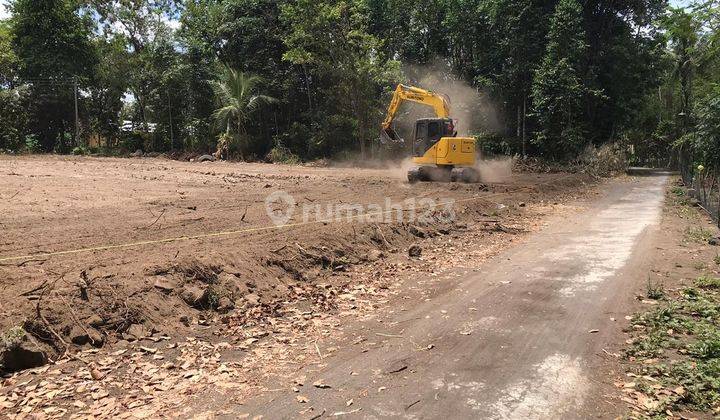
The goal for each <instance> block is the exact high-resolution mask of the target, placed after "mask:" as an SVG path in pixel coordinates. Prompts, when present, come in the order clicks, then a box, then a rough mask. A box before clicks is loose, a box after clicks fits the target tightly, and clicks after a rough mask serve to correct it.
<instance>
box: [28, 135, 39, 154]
mask: <svg viewBox="0 0 720 420" xmlns="http://www.w3.org/2000/svg"><path fill="white" fill-rule="evenodd" d="M25 150H26V151H28V152H30V153H37V152H39V151H40V140H38V138H37V136H36V135H35V134H28V135H27V136H25Z"/></svg>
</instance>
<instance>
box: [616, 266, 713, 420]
mask: <svg viewBox="0 0 720 420" xmlns="http://www.w3.org/2000/svg"><path fill="white" fill-rule="evenodd" d="M650 286H651V285H650V283H648V287H649V289H650ZM653 290H654V289H653ZM661 305H662V306H660V307H657V308H655V309H653V310H650V311H647V312H643V313H640V314H637V315H635V317H633V319H632V325H633V329H634V330H635V331H636V333H635V334H634V337H633V340H632V344H630V345H629V347H628V348H626V350H625V355H626V357H627V358H628V359H629V360H630V361H631V362H633V363H634V365H633V366H634V368H633V370H634V372H633V373H634V374H635V375H637V376H636V382H637V383H636V385H635V386H634V387H633V388H632V389H630V390H628V391H627V392H628V394H629V395H630V397H633V398H636V399H637V401H639V402H642V404H638V405H639V406H641V407H642V408H643V410H644V411H645V412H646V414H647V415H650V416H657V417H658V418H664V417H665V415H666V410H670V411H682V410H697V411H702V412H706V413H718V412H720V279H717V278H714V277H708V276H702V277H699V278H697V279H696V280H695V281H694V287H688V288H685V289H683V290H681V291H680V292H678V293H676V294H673V296H669V295H668V294H667V293H664V300H663V301H662V304H661Z"/></svg>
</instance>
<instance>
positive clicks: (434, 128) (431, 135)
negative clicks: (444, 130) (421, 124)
mask: <svg viewBox="0 0 720 420" xmlns="http://www.w3.org/2000/svg"><path fill="white" fill-rule="evenodd" d="M440 137H441V135H440V124H439V123H438V122H435V121H433V122H430V123H428V139H429V140H431V141H434V140H437V139H439V138H440Z"/></svg>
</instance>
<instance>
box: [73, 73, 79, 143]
mask: <svg viewBox="0 0 720 420" xmlns="http://www.w3.org/2000/svg"><path fill="white" fill-rule="evenodd" d="M73 82H74V87H75V145H76V146H79V145H80V117H79V115H78V82H77V77H75V78H73Z"/></svg>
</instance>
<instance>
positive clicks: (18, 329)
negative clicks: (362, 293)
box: [0, 161, 589, 371]
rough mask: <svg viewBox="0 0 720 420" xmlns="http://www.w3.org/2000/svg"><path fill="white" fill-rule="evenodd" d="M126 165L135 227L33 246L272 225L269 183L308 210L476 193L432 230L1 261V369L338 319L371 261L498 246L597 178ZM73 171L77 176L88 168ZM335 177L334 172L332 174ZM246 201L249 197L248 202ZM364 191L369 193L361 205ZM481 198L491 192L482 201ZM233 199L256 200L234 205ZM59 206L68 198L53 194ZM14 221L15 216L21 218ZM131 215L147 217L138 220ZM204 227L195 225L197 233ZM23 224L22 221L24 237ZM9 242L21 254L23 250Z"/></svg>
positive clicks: (112, 222) (282, 236)
mask: <svg viewBox="0 0 720 420" xmlns="http://www.w3.org/2000/svg"><path fill="white" fill-rule="evenodd" d="M91 162H92V161H91ZM118 162H119V163H117V166H116V167H114V168H112V170H111V172H112V174H110V175H109V176H108V178H107V179H108V181H107V182H109V183H113V184H118V183H122V182H128V184H129V185H132V186H133V187H129V188H128V190H135V189H138V187H137V185H141V186H142V187H141V189H140V191H139V192H138V193H137V197H138V198H132V197H131V198H129V199H128V200H126V201H125V202H124V205H126V206H128V209H126V210H125V213H122V214H123V215H127V216H126V217H128V218H130V220H131V221H130V222H126V223H129V224H131V225H132V226H135V227H132V226H131V227H130V228H127V227H122V226H121V227H116V226H117V218H118V217H122V216H119V215H115V214H113V213H110V212H108V211H106V210H104V208H101V210H102V211H97V212H95V213H93V212H92V211H87V212H85V213H84V217H86V218H87V220H81V221H80V222H78V223H77V227H76V226H75V225H73V224H72V223H70V222H66V221H65V220H64V219H63V220H61V221H59V222H55V224H56V225H63V224H67V225H68V226H67V227H65V226H63V229H67V233H65V232H64V231H62V230H61V231H59V233H58V231H57V230H56V227H54V226H53V225H52V223H47V224H42V225H37V226H36V229H39V230H43V229H46V231H45V234H43V233H42V232H35V233H34V234H33V235H32V238H33V240H38V241H42V240H45V239H46V238H47V239H48V240H51V241H53V242H49V244H48V245H45V244H40V245H36V247H38V248H41V247H42V248H45V249H47V248H51V249H52V248H55V249H58V248H59V249H63V247H62V246H58V245H57V244H58V243H60V244H61V245H62V244H63V243H64V242H63V241H68V242H69V240H72V238H71V239H66V238H64V237H63V236H62V235H66V236H67V235H73V233H72V232H74V231H73V230H72V229H78V230H79V231H80V232H81V233H80V234H78V235H77V236H82V235H85V234H86V233H85V231H84V229H87V226H93V224H97V225H98V227H97V228H94V229H96V230H94V231H92V232H91V233H90V234H91V235H92V236H88V237H89V238H90V240H92V241H94V242H95V243H97V242H99V241H101V240H102V241H104V243H113V242H114V243H118V242H121V241H124V242H132V241H138V240H143V239H146V235H149V234H152V235H154V237H160V238H162V237H167V236H169V235H172V234H175V235H178V236H181V235H185V234H187V233H188V231H190V232H193V231H192V230H190V229H197V230H195V231H194V232H197V233H203V232H207V231H218V230H223V229H224V228H225V229H227V228H228V226H229V227H235V226H237V224H238V223H240V226H241V227H250V226H258V223H261V222H260V220H261V216H262V217H265V215H264V212H265V210H264V206H263V204H262V200H263V197H264V195H265V194H267V193H268V191H269V190H271V189H270V188H268V186H270V185H271V186H272V187H273V189H275V188H277V189H280V188H282V189H285V190H288V191H291V192H293V189H295V190H296V192H294V193H295V194H296V196H297V197H298V198H299V200H302V199H303V197H304V199H305V200H306V201H311V202H337V201H338V199H340V202H343V201H342V200H347V197H349V196H353V195H354V196H355V198H356V199H358V198H364V199H365V200H366V201H367V200H376V201H377V202H382V201H381V200H380V198H381V197H383V196H392V197H393V199H394V200H396V201H398V202H401V201H402V200H403V199H404V198H407V197H415V196H431V197H436V196H440V197H446V198H452V199H464V198H467V197H473V196H477V197H478V198H479V199H478V200H473V201H466V202H462V203H458V205H457V206H456V208H455V209H456V212H457V213H456V218H455V219H454V220H451V221H448V220H447V218H445V217H442V216H443V214H440V213H437V214H433V215H432V216H433V217H434V219H432V220H429V221H426V222H377V223H374V222H372V223H368V222H357V221H354V220H353V221H341V222H337V223H325V224H323V223H315V224H312V225H307V226H300V227H294V228H292V229H284V230H281V231H267V232H258V233H248V234H241V235H237V236H229V237H223V238H220V239H201V240H196V241H182V242H179V243H173V244H160V245H145V246H140V247H136V248H128V249H124V250H122V252H113V253H109V252H94V253H84V254H77V255H73V256H61V257H53V258H31V259H28V260H23V261H19V262H13V263H10V264H3V265H2V266H1V267H0V271H1V272H2V273H4V274H5V277H6V279H8V280H7V282H8V283H7V284H8V285H9V286H10V287H7V288H6V289H5V290H4V291H0V294H3V295H4V297H5V298H6V299H5V300H6V302H12V304H11V305H10V304H7V303H6V304H4V306H3V310H4V311H5V313H6V314H7V316H4V317H3V318H2V321H0V326H1V327H2V331H3V332H4V333H3V334H4V338H3V343H2V346H3V352H2V355H3V358H2V362H1V363H2V369H3V370H5V371H16V370H21V369H26V368H31V367H35V366H39V365H42V364H44V363H47V362H48V361H55V360H57V359H58V358H62V357H63V356H64V355H68V354H69V355H72V354H73V353H75V352H76V351H77V350H78V349H80V348H84V349H92V348H100V347H109V348H111V349H112V348H116V347H118V348H121V347H123V346H125V345H127V343H132V342H138V341H139V340H143V339H146V338H148V337H150V338H157V337H168V336H193V337H198V338H205V339H211V337H212V336H214V335H216V334H217V333H218V332H217V330H216V329H217V328H221V327H222V326H225V330H226V333H227V331H231V330H232V329H233V328H235V327H238V326H242V325H247V324H248V323H253V322H258V321H261V320H265V319H269V318H273V317H279V316H283V315H284V314H286V313H287V309H288V308H294V310H296V311H299V312H298V313H303V312H304V311H307V310H311V309H312V310H313V311H326V312H332V311H337V310H338V308H337V297H338V296H340V295H343V294H347V293H348V291H352V290H354V289H353V288H354V287H357V286H358V284H357V283H358V281H361V279H360V278H359V277H358V276H356V275H355V272H354V271H355V270H356V269H358V268H361V267H373V265H374V264H376V263H380V262H385V261H395V262H394V263H393V264H398V266H402V265H403V264H405V265H408V266H409V265H412V264H414V261H419V260H421V259H422V258H425V254H426V253H425V247H426V245H425V244H426V242H428V241H434V240H438V241H439V240H442V239H443V238H451V237H452V238H457V237H462V236H463V235H474V237H477V239H478V240H480V241H484V240H487V241H491V240H492V239H491V238H493V237H497V236H498V235H500V234H508V232H510V233H513V232H511V231H512V229H511V228H508V227H507V226H505V224H507V223H508V220H511V219H518V218H521V219H522V218H523V217H526V216H524V214H525V213H526V212H527V209H528V207H530V206H531V205H532V204H533V203H543V202H545V200H550V202H551V203H552V202H554V201H557V200H559V199H560V198H561V197H563V196H564V195H566V194H568V193H569V194H573V193H576V192H577V191H579V190H580V189H581V188H582V186H583V185H584V183H585V182H587V181H589V178H588V177H584V176H582V175H572V176H561V175H542V176H541V175H528V177H530V179H529V180H526V181H525V182H524V184H523V183H519V184H518V183H517V181H516V180H515V181H508V182H507V183H504V184H489V185H484V184H479V185H457V184H456V185H449V184H440V185H417V186H412V187H409V186H407V184H404V183H401V182H398V181H396V180H387V179H383V178H375V177H371V178H370V179H369V180H368V179H366V178H363V177H365V175H364V174H363V175H362V176H363V177H360V176H358V175H355V174H354V173H352V171H351V170H347V169H343V170H342V171H343V172H344V173H348V172H349V173H351V174H353V177H348V176H345V177H337V176H335V175H334V173H332V172H330V171H329V170H327V169H322V171H323V172H321V175H316V174H315V172H309V173H310V174H312V175H288V176H285V175H279V174H276V173H272V174H269V175H268V174H264V173H259V174H257V175H255V176H253V177H248V178H246V179H243V180H242V181H238V182H236V183H227V182H224V179H225V177H226V174H224V173H222V169H223V168H221V169H218V170H217V173H215V172H214V173H212V174H207V173H205V172H202V173H198V172H196V171H194V170H193V171H192V172H191V171H179V170H176V171H175V172H172V171H170V169H171V168H169V167H162V168H160V169H162V170H161V171H158V170H157V169H158V168H155V167H152V166H149V165H148V167H145V166H142V165H143V164H140V165H141V166H140V167H141V168H142V170H143V171H144V172H147V175H148V176H147V177H146V176H143V179H142V180H138V178H137V177H136V176H135V175H134V173H136V172H137V171H138V168H136V167H135V166H137V165H138V164H136V163H132V165H134V166H133V167H132V168H130V169H131V170H132V172H131V173H129V174H128V176H127V179H126V180H125V179H123V178H122V177H121V176H120V175H122V174H123V170H124V168H125V165H129V164H126V163H125V162H124V161H118ZM31 163H32V162H31ZM153 164H154V162H153ZM58 165H60V166H61V168H60V169H58V171H59V172H60V171H62V172H60V173H61V174H62V175H63V176H65V175H66V174H65V172H66V171H67V165H66V164H65V163H62V162H61V164H60V163H59V164H58ZM163 165H170V164H169V163H163ZM173 165H176V164H175V163H173ZM47 168H48V167H47V166H43V167H42V168H41V169H38V170H39V171H46V170H47ZM258 168H260V169H259V170H258V171H266V170H267V168H268V167H266V166H258ZM230 169H232V168H230ZM271 169H272V170H276V169H274V168H271ZM70 170H71V171H73V172H71V174H72V175H74V174H75V172H76V171H79V170H81V169H78V168H72V169H70ZM234 170H237V169H236V168H235V169H234ZM298 171H299V169H298ZM302 171H313V170H312V169H302ZM333 171H334V170H333ZM326 172H327V173H329V175H325V174H326ZM18 173H19V172H18ZM118 174H120V175H118ZM153 174H154V175H153ZM151 175H152V176H151ZM96 176H97V175H96ZM176 176H177V177H180V176H183V177H188V178H189V179H190V180H188V179H185V178H182V182H179V181H175V179H174V177H176ZM311 176H315V177H317V178H320V180H319V181H317V180H316V181H317V182H318V185H319V186H317V187H315V186H308V185H306V184H307V179H308V177H311ZM97 177H98V178H100V179H99V180H98V181H97V182H98V183H104V182H106V181H104V180H103V179H102V177H101V176H97ZM543 177H547V178H543ZM18 178H19V177H18ZM58 178H59V180H58V181H54V182H62V183H65V182H67V183H68V185H77V183H76V181H75V180H74V178H72V177H68V178H67V179H65V178H63V177H60V176H58V175H54V176H53V177H52V178H49V179H51V180H53V179H58ZM28 179H30V178H28ZM218 180H220V181H218ZM39 181H40V179H36V178H32V181H28V180H27V179H18V182H39ZM93 181H95V180H94V179H93ZM44 182H47V181H44ZM192 183H195V184H192ZM63 185H64V184H63ZM196 185H197V186H196ZM156 186H159V187H161V188H160V189H161V190H162V193H163V194H166V195H167V198H163V199H158V198H156V197H154V196H153V195H158V194H160V193H156V192H155V190H156V189H158V188H157V187H156ZM195 186H196V187H195ZM74 188H80V189H81V190H82V188H88V189H89V190H92V192H89V193H88V194H87V196H88V197H90V196H92V195H96V194H98V192H96V191H100V190H97V186H96V185H93V183H92V182H88V185H87V186H85V185H81V186H79V187H74ZM152 188H155V189H152ZM193 188H195V189H193ZM58 191H61V190H58ZM62 191H65V190H62ZM67 191H73V190H71V189H68V190H67ZM186 191H190V192H186ZM355 191H359V193H358V192H355ZM43 193H45V192H43ZM100 193H101V194H102V192H100ZM110 193H112V191H109V192H108V194H110ZM340 193H342V195H341V194H340ZM70 194H79V193H78V192H71V193H70ZM248 194H253V195H250V196H249V199H247V198H246V197H248ZM359 194H362V195H365V196H367V197H359ZM373 194H375V195H373ZM148 195H150V196H149V197H148ZM376 196H377V197H376ZM483 196H487V197H489V198H487V199H482V197H483ZM200 197H201V199H200ZM234 197H242V198H243V199H247V200H249V201H244V202H242V201H241V202H237V201H234V200H237V199H236V198H234ZM54 199H55V200H59V199H58V198H57V196H55V197H54ZM131 199H132V200H135V201H137V202H140V203H141V204H142V205H143V206H150V210H151V211H148V210H145V209H144V208H143V209H141V210H135V208H134V207H132V206H135V204H134V202H133V201H131ZM71 203H72V205H71V206H70V209H71V211H70V213H73V214H72V215H71V216H69V217H73V219H69V220H73V223H74V220H76V219H75V218H76V216H75V214H74V213H77V212H78V210H76V209H75V208H73V207H72V206H76V205H77V204H76V203H77V201H71ZM256 203H257V204H256ZM83 204H84V202H83ZM210 204H212V205H210ZM23 205H24V204H22V203H20V204H19V205H18V207H17V209H13V210H14V211H17V213H18V214H21V213H22V212H23V211H25V210H24V207H23ZM48 206H53V207H52V208H51V210H52V211H53V212H55V208H58V207H60V206H59V205H58V204H55V203H53V202H52V201H50V203H49V204H48ZM159 206H163V207H162V208H159ZM204 208H208V209H207V210H204ZM248 208H249V209H250V210H249V211H248ZM243 209H244V211H243ZM120 210H123V209H122V208H121V209H120ZM11 214H12V215H13V217H14V214H15V213H12V212H11ZM53 214H54V213H53ZM136 216H137V217H138V218H140V217H142V219H139V220H134V219H132V217H136ZM246 216H247V217H246ZM535 216H537V215H534V216H533V215H529V216H528V217H529V218H532V217H535ZM93 218H95V219H93ZM173 218H175V219H173ZM15 220H19V221H20V220H21V218H20V217H19V216H18V217H17V218H8V221H9V222H8V226H10V225H12V223H13V222H14V221H15ZM238 220H239V221H238ZM516 221H517V220H516ZM211 223H212V224H211ZM262 223H267V222H262ZM197 224H199V225H200V226H198V227H197V228H195V225H197ZM22 226H23V225H22V224H21V223H20V222H18V229H20V228H22ZM137 226H141V228H138V227H137ZM107 230H110V231H111V233H112V235H114V236H109V234H108V233H106V232H105V231H107ZM10 232H11V233H12V231H10ZM53 235H56V236H53ZM58 235H59V236H58ZM103 235H105V236H103ZM25 236H27V235H25ZM17 238H18V239H17V241H18V243H20V242H21V241H22V238H23V234H22V232H21V231H20V230H18V234H17ZM54 238H57V239H54ZM98 238H100V239H98ZM484 238H486V239H484ZM90 240H88V242H89V241H90ZM448 240H449V239H448ZM100 243H103V242H100ZM14 246H17V247H18V249H22V248H21V247H22V244H21V245H14ZM67 246H68V245H65V247H67ZM6 252H7V251H6ZM16 252H20V251H16ZM383 281H386V280H380V281H379V284H378V285H376V286H377V287H387V286H389V284H388V285H384V284H383V283H382V282H383ZM388 282H390V281H388ZM376 286H373V287H376ZM227 326H230V327H231V328H230V329H228V328H227ZM216 327H217V328H216Z"/></svg>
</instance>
